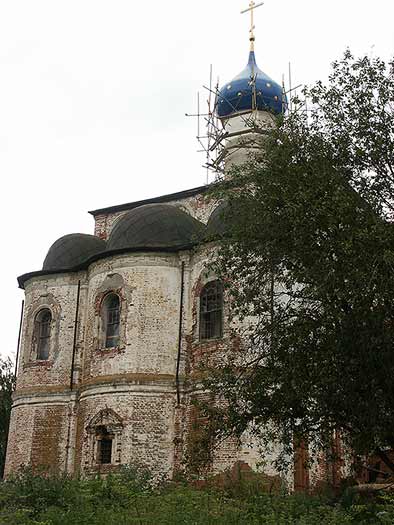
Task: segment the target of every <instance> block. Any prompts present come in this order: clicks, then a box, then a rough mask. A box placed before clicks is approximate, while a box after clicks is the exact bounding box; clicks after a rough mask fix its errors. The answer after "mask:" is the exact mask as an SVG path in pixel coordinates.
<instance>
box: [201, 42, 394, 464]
mask: <svg viewBox="0 0 394 525" xmlns="http://www.w3.org/2000/svg"><path fill="white" fill-rule="evenodd" d="M304 94H305V96H306V100H307V101H308V107H306V104H305V102H304V101H301V100H296V101H295V102H294V111H293V112H292V113H291V114H289V115H288V116H287V117H285V118H283V119H282V120H281V122H279V123H278V127H277V128H276V129H273V130H272V131H270V132H268V133H267V136H266V138H265V143H264V149H263V150H262V152H261V155H260V156H256V157H255V158H254V159H251V161H250V162H248V163H247V164H245V165H243V166H241V167H239V168H237V169H233V171H232V174H231V178H227V179H225V180H223V181H221V182H219V183H218V184H217V185H216V187H215V188H214V195H215V197H219V198H222V199H224V200H225V202H226V203H227V205H226V207H225V208H224V211H223V216H222V218H223V221H224V222H225V224H226V229H227V233H226V235H224V236H223V238H222V239H221V242H220V244H219V253H218V256H217V259H216V261H215V266H216V271H217V272H218V273H219V275H221V276H222V278H223V280H224V282H225V283H226V287H227V293H228V297H229V307H230V311H231V315H232V316H233V317H234V318H237V319H238V321H240V322H241V324H242V326H244V328H243V330H242V339H243V345H242V351H241V352H240V351H239V350H236V351H234V352H232V353H230V354H229V355H228V356H227V357H226V358H225V359H223V360H222V361H221V362H220V363H219V364H218V366H217V367H216V368H215V369H214V370H211V371H210V377H211V379H210V380H208V381H207V382H208V386H209V387H210V388H211V389H212V391H213V392H214V393H215V395H216V396H217V398H219V399H221V400H223V401H224V404H223V406H225V409H224V410H220V409H218V408H216V409H215V411H214V412H213V413H212V417H214V418H216V420H217V423H218V424H217V433H218V434H225V433H232V434H236V435H240V434H241V433H242V432H243V431H244V430H245V428H246V427H247V426H249V427H251V428H253V429H254V431H255V432H256V434H259V435H260V437H261V438H262V439H263V440H264V439H265V440H267V441H270V440H272V439H273V438H275V439H277V440H279V441H280V442H281V443H282V445H283V447H284V451H286V452H289V451H290V450H291V449H292V447H293V442H294V436H308V439H309V440H310V442H311V443H314V444H316V446H319V447H320V446H329V441H330V439H331V436H332V434H333V432H334V431H335V430H338V429H340V430H341V431H342V433H343V437H344V439H347V440H348V442H349V444H350V446H351V447H352V448H353V450H354V451H355V453H358V454H366V453H371V452H376V451H377V452H378V453H379V454H380V455H381V457H382V459H383V460H384V461H385V462H386V463H387V464H388V465H389V466H390V467H391V468H392V469H393V470H394V465H393V464H392V463H391V462H390V460H389V458H388V457H387V456H386V454H385V453H384V450H385V449H386V448H388V447H389V448H394V427H393V420H394V380H393V379H394V351H393V350H394V348H393V341H394V306H393V298H394V278H393V277H394V227H393V224H392V222H391V219H392V217H393V212H394V199H393V197H394V62H390V63H389V64H388V65H386V64H385V63H384V62H383V61H382V60H380V59H378V58H376V59H370V58H368V57H364V58H361V59H355V58H354V57H353V56H352V55H351V53H350V52H349V51H347V52H346V53H345V55H344V57H343V59H341V60H340V61H338V62H335V63H334V64H333V70H332V73H331V75H330V77H329V82H328V84H327V85H324V84H323V83H321V82H319V83H317V84H316V85H315V86H313V87H311V88H309V89H308V88H307V89H305V92H304ZM238 335H240V330H238V331H237V332H236V333H234V336H238ZM238 346H239V345H235V347H236V348H238ZM219 406H220V403H219Z"/></svg>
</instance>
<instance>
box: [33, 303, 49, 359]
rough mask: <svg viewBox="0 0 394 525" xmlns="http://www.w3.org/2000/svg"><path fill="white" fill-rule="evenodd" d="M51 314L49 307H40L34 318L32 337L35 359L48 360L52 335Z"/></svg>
mask: <svg viewBox="0 0 394 525" xmlns="http://www.w3.org/2000/svg"><path fill="white" fill-rule="evenodd" d="M52 324H53V316H52V312H51V310H50V309H49V308H47V307H44V308H40V310H38V312H37V313H36V315H35V318H34V337H33V344H34V346H35V353H36V359H37V360H38V361H48V359H49V354H50V347H51V337H53V334H52V332H53V329H52Z"/></svg>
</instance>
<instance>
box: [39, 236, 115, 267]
mask: <svg viewBox="0 0 394 525" xmlns="http://www.w3.org/2000/svg"><path fill="white" fill-rule="evenodd" d="M105 248H106V243H105V241H103V240H102V239H99V237H96V236H94V235H88V234H86V233H71V234H70V235H65V236H64V237H60V239H58V240H57V241H56V242H54V243H53V244H52V246H51V247H50V248H49V251H48V253H47V256H46V257H45V260H44V264H43V266H42V269H43V270H65V269H69V268H74V267H77V266H79V265H80V264H82V263H83V262H84V261H86V260H87V259H89V258H90V257H92V256H93V255H96V254H98V253H100V252H103V251H104V250H105Z"/></svg>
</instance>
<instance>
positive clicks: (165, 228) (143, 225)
mask: <svg viewBox="0 0 394 525" xmlns="http://www.w3.org/2000/svg"><path fill="white" fill-rule="evenodd" d="M204 233H205V226H204V224H202V223H201V222H199V221H198V220H197V219H194V218H193V217H192V216H191V215H189V214H188V213H185V212H184V211H182V210H181V209H179V208H177V207H175V206H171V205H170V204H145V205H144V206H139V207H138V208H134V209H133V210H131V211H129V212H127V213H126V214H125V215H123V217H121V218H120V219H119V221H118V222H117V223H116V224H115V226H114V228H113V230H112V232H111V235H110V237H109V240H108V250H122V249H135V248H138V249H143V248H169V249H178V248H179V249H181V248H183V247H188V246H190V245H191V244H194V243H196V242H198V241H199V240H200V239H201V238H202V236H203V235H204Z"/></svg>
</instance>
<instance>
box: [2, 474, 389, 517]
mask: <svg viewBox="0 0 394 525" xmlns="http://www.w3.org/2000/svg"><path fill="white" fill-rule="evenodd" d="M0 524H1V525H115V524H116V525H173V524H174V525H175V524H177V525H180V524H189V525H200V524H201V525H217V524H223V525H233V524H252V525H254V524H256V525H257V524H264V525H292V524H297V525H339V524H340V525H342V524H354V525H363V524H373V525H377V524H394V499H390V498H387V497H386V499H382V500H379V501H374V502H369V503H368V504H367V503H362V502H360V501H357V500H355V498H354V497H352V498H350V496H346V495H345V496H343V497H342V498H341V499H340V500H337V501H334V500H332V499H331V500H330V499H328V498H322V497H310V496H304V495H290V496H289V495H286V494H282V495H280V494H276V495H273V494H271V495H270V494H267V493H264V492H262V491H261V488H257V487H256V486H255V485H253V484H247V483H244V484H240V485H237V486H232V487H231V488H228V489H220V490H219V489H214V488H205V489H203V490H197V489H194V488H191V487H190V486H188V485H186V484H182V483H178V484H161V485H160V486H156V487H152V484H151V483H150V480H149V477H148V476H147V475H144V474H141V473H137V472H136V471H135V470H133V469H125V470H124V472H123V473H122V474H120V475H119V476H116V477H115V476H109V477H108V478H106V479H94V480H89V481H86V480H71V479H68V478H58V477H57V478H55V477H53V478H44V477H40V476H34V475H33V474H32V473H31V472H29V471H26V472H24V473H23V474H21V475H20V476H18V477H17V478H15V479H14V480H13V481H9V482H6V483H0Z"/></svg>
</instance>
